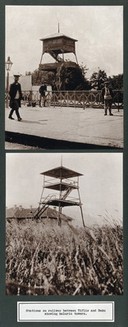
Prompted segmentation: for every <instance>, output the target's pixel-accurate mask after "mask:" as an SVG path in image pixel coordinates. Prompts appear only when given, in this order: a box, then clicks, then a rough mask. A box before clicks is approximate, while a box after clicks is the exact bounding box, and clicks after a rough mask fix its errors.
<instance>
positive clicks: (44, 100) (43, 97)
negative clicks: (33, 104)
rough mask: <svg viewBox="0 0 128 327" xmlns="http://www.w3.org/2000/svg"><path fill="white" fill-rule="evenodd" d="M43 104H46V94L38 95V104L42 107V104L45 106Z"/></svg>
mask: <svg viewBox="0 0 128 327" xmlns="http://www.w3.org/2000/svg"><path fill="white" fill-rule="evenodd" d="M42 100H43V101H42ZM45 104H46V96H45V95H40V101H39V106H40V107H42V105H43V107H45Z"/></svg>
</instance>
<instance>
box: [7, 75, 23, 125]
mask: <svg viewBox="0 0 128 327" xmlns="http://www.w3.org/2000/svg"><path fill="white" fill-rule="evenodd" d="M19 77H20V75H14V83H12V84H11V85H10V91H9V95H10V103H9V106H10V108H11V111H10V114H9V116H8V118H9V119H14V118H13V117H12V115H13V113H14V111H15V113H16V116H17V120H18V121H21V120H22V118H21V117H20V114H19V107H21V99H22V91H21V85H20V83H19V82H18V81H19Z"/></svg>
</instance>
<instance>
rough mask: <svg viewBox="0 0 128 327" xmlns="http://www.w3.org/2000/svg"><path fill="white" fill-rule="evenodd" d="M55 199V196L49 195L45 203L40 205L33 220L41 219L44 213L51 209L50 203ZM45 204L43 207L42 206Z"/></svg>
mask: <svg viewBox="0 0 128 327" xmlns="http://www.w3.org/2000/svg"><path fill="white" fill-rule="evenodd" d="M53 197H54V198H55V195H48V196H47V197H46V198H45V200H44V202H40V203H39V207H38V208H37V210H36V211H35V213H34V216H33V218H34V219H39V218H40V217H41V215H42V214H43V213H44V211H45V210H46V209H47V208H48V207H49V204H48V201H49V200H51V199H52V198H53ZM42 204H43V206H42Z"/></svg>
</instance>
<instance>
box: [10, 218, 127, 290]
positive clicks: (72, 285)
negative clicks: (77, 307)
mask: <svg viewBox="0 0 128 327" xmlns="http://www.w3.org/2000/svg"><path fill="white" fill-rule="evenodd" d="M122 247H123V236H122V227H121V226H119V225H116V224H115V225H113V226H109V225H106V226H103V227H99V226H97V227H95V228H92V229H88V228H78V229H76V228H74V227H72V226H71V225H69V224H68V225H65V226H62V227H61V228H60V227H59V226H57V225H56V222H55V223H54V224H51V222H47V224H44V223H43V222H35V221H28V222H27V221H25V220H24V222H22V223H16V221H14V220H13V221H12V222H11V223H8V222H7V225H6V293H7V294H17V295H18V294H31V295H38V294H42V295H97V294H100V295H113V294H118V295H120V294H122V293H123V250H122Z"/></svg>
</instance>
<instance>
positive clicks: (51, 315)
mask: <svg viewBox="0 0 128 327" xmlns="http://www.w3.org/2000/svg"><path fill="white" fill-rule="evenodd" d="M114 311H115V310H114V302H111V301H100V302H98V301H93V302H92V301H89V302H87V301H82V302H80V301H79V302H77V301H65V302H62V301H60V302H59V301H58V302H57V301H54V302H53V301H48V302H46V301H45V302H33V301H32V302H17V321H18V322H35V321H36V322H43V321H48V322H49V321H58V322H59V321H60V322H67V321H71V322H77V321H80V322H82V321H83V322H85V321H88V322H93V321H94V322H113V321H115V319H114V316H115V312H114Z"/></svg>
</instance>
